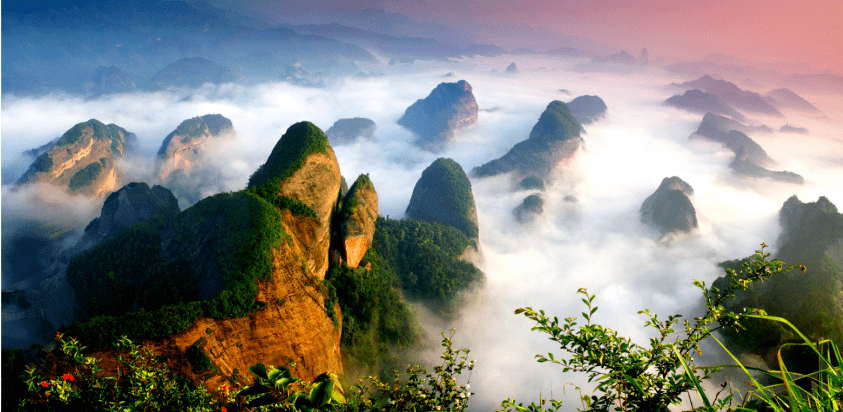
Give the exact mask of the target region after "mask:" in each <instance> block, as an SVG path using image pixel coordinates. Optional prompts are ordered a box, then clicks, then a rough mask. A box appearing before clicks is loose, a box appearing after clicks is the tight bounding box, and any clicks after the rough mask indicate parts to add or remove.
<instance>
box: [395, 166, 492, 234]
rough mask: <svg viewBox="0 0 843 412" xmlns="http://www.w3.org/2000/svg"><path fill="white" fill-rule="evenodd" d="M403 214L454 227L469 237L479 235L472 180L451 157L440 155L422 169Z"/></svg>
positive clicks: (411, 217)
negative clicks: (470, 180) (440, 156)
mask: <svg viewBox="0 0 843 412" xmlns="http://www.w3.org/2000/svg"><path fill="white" fill-rule="evenodd" d="M405 215H406V217H407V218H410V219H414V220H418V221H422V222H437V223H441V224H443V225H448V226H452V227H455V228H457V229H459V230H460V231H461V232H463V233H464V234H465V235H466V237H468V238H469V239H475V240H476V239H477V238H478V236H479V235H478V233H479V231H478V227H477V208H476V207H475V205H474V195H473V194H472V192H471V182H469V181H468V176H466V175H465V172H464V171H463V169H462V166H460V165H459V163H457V162H455V161H453V160H452V159H446V158H439V159H437V160H436V161H434V162H433V163H432V164H431V165H430V166H428V167H427V169H425V170H424V172H422V176H421V178H420V179H419V181H418V182H416V186H415V187H414V188H413V195H412V197H411V198H410V204H409V206H407V211H406V212H405Z"/></svg>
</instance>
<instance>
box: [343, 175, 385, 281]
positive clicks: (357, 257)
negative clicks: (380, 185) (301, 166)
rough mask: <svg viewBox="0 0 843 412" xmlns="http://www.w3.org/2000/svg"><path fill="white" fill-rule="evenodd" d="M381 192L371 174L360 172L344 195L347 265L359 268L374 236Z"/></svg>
mask: <svg viewBox="0 0 843 412" xmlns="http://www.w3.org/2000/svg"><path fill="white" fill-rule="evenodd" d="M377 220H378V194H377V193H376V192H375V186H374V185H372V181H371V180H369V176H367V175H360V176H359V177H358V178H357V180H356V181H355V182H354V184H353V185H352V186H351V189H349V191H348V194H346V195H345V198H344V199H343V203H342V209H341V210H340V216H339V219H338V221H339V230H340V236H341V240H340V241H341V252H342V255H343V256H344V258H345V261H346V264H347V265H348V267H349V268H351V269H356V268H357V266H358V265H359V264H360V261H361V260H363V255H365V254H366V251H367V250H368V249H369V247H371V246H372V242H373V241H374V237H375V222H376V221H377Z"/></svg>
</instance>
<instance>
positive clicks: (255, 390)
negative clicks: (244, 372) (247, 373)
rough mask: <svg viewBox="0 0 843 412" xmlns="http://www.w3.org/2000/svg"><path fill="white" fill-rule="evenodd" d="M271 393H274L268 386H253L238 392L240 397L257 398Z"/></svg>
mask: <svg viewBox="0 0 843 412" xmlns="http://www.w3.org/2000/svg"><path fill="white" fill-rule="evenodd" d="M270 392H272V391H271V390H270V389H269V388H268V387H267V386H264V385H252V386H250V387H248V388H246V389H243V390H242V391H240V392H238V393H237V395H238V396H255V395H261V394H264V393H270Z"/></svg>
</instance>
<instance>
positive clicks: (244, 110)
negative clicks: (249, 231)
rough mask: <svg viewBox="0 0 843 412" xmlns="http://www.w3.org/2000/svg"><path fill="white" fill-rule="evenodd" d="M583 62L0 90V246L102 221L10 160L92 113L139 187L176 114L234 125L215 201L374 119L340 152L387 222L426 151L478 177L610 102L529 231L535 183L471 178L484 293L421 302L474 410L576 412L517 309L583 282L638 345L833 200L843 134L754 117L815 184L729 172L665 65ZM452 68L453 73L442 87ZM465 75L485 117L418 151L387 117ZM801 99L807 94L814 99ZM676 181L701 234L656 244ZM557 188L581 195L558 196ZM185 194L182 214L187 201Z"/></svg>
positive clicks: (574, 306) (842, 166)
mask: <svg viewBox="0 0 843 412" xmlns="http://www.w3.org/2000/svg"><path fill="white" fill-rule="evenodd" d="M513 60H514V61H516V63H517V64H518V66H519V69H520V71H521V73H519V74H515V75H505V74H502V73H493V72H492V69H496V70H497V71H498V72H502V71H503V70H504V69H505V67H506V66H507V65H508V64H509V63H510V62H511V61H513ZM577 64H578V62H576V61H569V60H561V59H551V58H547V59H542V58H526V57H515V58H513V57H511V56H510V57H506V58H477V59H464V60H461V61H456V62H447V63H445V62H418V63H416V64H415V65H412V66H397V67H392V66H390V67H385V66H380V67H377V68H375V67H373V68H371V70H372V71H378V72H381V73H383V75H381V76H379V77H370V78H365V79H360V78H354V79H345V80H344V81H342V82H337V83H335V84H332V85H330V86H328V87H327V88H325V89H317V88H300V87H296V86H292V85H289V84H285V83H274V84H262V85H255V86H240V85H233V84H226V85H219V86H214V85H206V86H205V87H204V88H200V89H198V90H169V91H163V92H156V93H137V94H131V95H114V96H107V97H102V98H99V99H94V100H86V99H82V98H78V97H71V96H62V95H51V96H47V97H37V98H28V97H27V98H16V97H4V99H3V102H2V103H3V104H2V162H3V163H2V167H3V169H2V174H3V176H2V181H3V191H2V204H3V209H2V219H3V242H4V246H5V245H6V244H7V242H8V241H9V239H10V238H11V237H12V236H15V235H16V234H18V233H21V232H22V231H26V230H31V228H33V227H43V226H47V225H52V226H61V227H64V228H69V227H72V228H76V230H77V232H78V230H81V229H82V228H84V225H85V224H86V223H87V221H89V220H90V219H91V218H93V217H94V216H96V215H97V214H98V212H99V208H100V207H101V203H99V202H91V201H87V200H85V199H81V198H78V197H73V196H67V195H64V194H62V193H52V192H49V193H50V194H39V193H41V192H38V191H36V190H34V189H26V188H24V189H14V188H13V187H12V184H13V183H14V182H15V181H16V180H17V179H18V178H19V177H20V175H21V174H22V173H23V172H24V171H25V170H26V167H28V163H29V162H30V161H31V159H26V158H23V157H21V156H20V153H21V152H22V151H23V150H27V149H31V148H34V147H37V146H40V145H42V144H44V143H47V142H49V141H51V140H53V139H55V138H57V137H58V136H60V135H61V134H62V133H64V132H65V131H66V130H68V129H69V128H71V127H72V126H73V125H74V124H76V123H79V122H83V121H86V120H88V119H91V118H95V119H98V120H100V121H102V122H104V123H115V124H117V125H119V126H121V127H123V128H125V129H127V130H128V131H130V132H133V133H135V134H136V135H137V136H138V138H139V142H140V145H139V150H138V151H137V152H136V153H135V154H133V155H131V156H128V157H127V158H126V159H125V161H124V170H125V174H126V177H127V179H126V182H128V181H147V182H149V183H155V182H154V180H152V178H151V176H152V170H153V166H154V156H155V153H156V152H157V150H158V148H159V146H160V144H161V142H162V140H163V139H164V137H165V136H167V134H168V133H170V132H171V131H172V130H174V129H175V128H176V126H178V125H179V124H180V123H181V122H182V121H183V120H186V119H189V118H191V117H195V116H201V115H204V114H209V113H219V114H222V115H223V116H225V117H227V118H229V119H231V120H232V122H233V124H234V128H235V130H236V133H237V134H236V137H235V138H234V140H232V141H231V142H229V143H225V144H224V145H222V146H220V147H216V148H213V149H211V151H210V153H209V155H208V156H207V158H206V163H205V166H204V167H205V168H206V170H213V171H214V173H215V174H214V178H213V179H198V180H197V184H198V185H200V186H201V191H202V194H203V195H211V194H214V193H219V192H222V191H234V190H239V189H242V188H244V187H245V185H246V183H247V181H248V178H249V176H250V175H251V173H252V172H253V171H254V170H255V169H257V167H258V166H259V165H260V164H262V163H263V162H264V161H265V160H266V158H267V157H268V155H269V153H270V151H271V150H272V148H273V147H274V145H275V143H276V142H277V141H278V139H279V138H280V136H281V135H282V134H283V133H284V131H285V130H286V129H287V127H289V126H290V125H291V124H293V123H295V122H298V121H302V120H309V121H311V122H313V123H315V124H316V125H317V126H319V127H320V128H322V129H323V130H327V129H328V128H329V127H330V126H331V125H332V124H333V122H334V121H336V120H337V119H340V118H345V117H367V118H370V119H372V120H374V121H375V123H376V124H377V131H376V133H375V136H374V138H373V139H372V140H361V141H358V142H356V143H353V144H347V145H338V146H335V147H334V150H335V152H336V154H337V158H338V160H339V163H340V168H341V171H342V173H343V175H344V176H345V178H346V180H347V181H348V182H349V183H350V182H352V181H353V180H354V179H355V178H356V176H357V175H358V174H361V173H368V174H369V176H370V178H371V179H372V181H373V182H374V185H375V188H376V189H377V191H378V197H379V202H380V205H379V212H380V214H381V215H383V216H387V215H388V216H390V217H391V218H399V217H402V216H403V214H404V210H405V209H406V207H407V204H408V203H409V199H410V196H411V194H412V190H413V186H414V185H415V182H416V181H417V180H418V179H419V177H420V176H421V173H422V171H423V170H424V169H425V168H426V167H427V166H428V165H429V164H430V163H431V162H433V161H434V160H435V159H436V158H438V157H450V158H453V159H454V160H456V161H457V162H458V163H460V164H461V165H462V167H463V168H464V169H465V170H466V172H470V170H471V169H472V168H474V167H476V166H479V165H481V164H483V163H485V162H487V161H489V160H492V159H494V158H497V157H500V156H501V155H503V154H504V153H506V152H507V151H508V150H509V149H510V148H511V147H512V146H513V145H514V144H515V143H517V142H519V141H522V140H524V139H526V138H527V136H528V135H529V132H530V130H531V128H532V127H533V125H534V124H535V123H536V121H537V120H538V117H539V115H540V114H541V112H542V111H543V110H544V108H545V107H546V106H547V104H548V103H550V102H551V101H552V100H562V101H565V102H567V101H570V100H572V99H573V98H574V97H576V96H579V95H584V94H593V95H598V96H600V97H601V98H602V99H603V100H604V101H605V102H606V105H607V106H608V108H609V109H608V115H607V116H606V118H604V119H602V120H600V121H598V122H596V123H594V124H591V125H586V126H585V128H586V132H587V133H586V134H585V135H584V141H585V145H584V148H583V149H582V150H581V151H580V152H579V154H578V155H577V157H576V159H575V161H574V162H573V163H572V164H570V165H569V166H568V167H567V168H566V169H565V170H564V171H562V172H561V173H559V174H558V175H557V176H556V179H555V180H554V182H553V183H552V184H550V185H549V186H548V187H547V190H546V192H545V193H544V194H543V197H544V198H545V207H544V214H543V215H541V216H540V217H539V218H538V219H537V220H536V221H535V222H533V223H529V224H524V225H522V224H519V223H517V222H516V221H515V219H514V217H513V216H512V213H511V212H512V209H514V208H515V207H516V206H517V205H518V204H520V203H521V201H522V200H523V199H524V198H525V197H526V196H527V195H529V194H532V193H534V191H524V190H513V182H512V181H511V180H510V179H509V177H508V176H499V177H492V178H484V179H476V178H472V179H471V183H472V188H473V191H474V197H475V200H476V202H477V209H478V217H479V224H480V249H481V252H482V255H483V262H482V263H481V264H480V268H481V269H482V270H483V272H484V273H485V275H486V282H485V285H484V286H483V287H482V288H481V289H480V290H479V291H477V292H476V293H475V294H474V295H472V296H470V297H468V303H467V304H466V306H465V307H464V309H463V311H462V313H461V316H460V317H459V319H457V320H454V321H443V320H440V319H437V318H436V317H434V316H430V315H429V314H427V313H426V311H425V310H424V309H423V308H422V307H419V308H418V313H419V316H420V318H421V319H422V320H423V321H424V324H425V327H426V329H427V333H428V335H429V337H430V340H431V345H430V349H429V350H428V351H427V355H428V358H429V359H431V361H435V360H436V359H437V354H438V353H440V351H439V349H440V348H439V346H438V345H437V341H438V338H439V331H441V330H448V329H451V328H454V329H456V332H455V334H454V335H453V340H454V342H455V345H456V346H458V347H468V348H470V349H471V354H470V358H471V359H475V360H476V368H475V369H474V371H473V372H472V374H471V376H470V380H471V390H472V391H473V392H475V395H474V396H473V397H472V401H471V403H470V405H471V409H472V410H478V411H479V410H491V409H493V408H495V407H496V406H498V405H499V404H500V401H501V400H502V399H504V398H507V397H511V398H516V399H518V400H519V401H523V402H527V403H529V402H532V401H537V400H538V396H539V394H540V393H541V395H542V396H548V395H550V394H551V392H552V394H553V396H554V397H556V398H562V397H564V398H565V399H566V401H565V402H566V403H565V405H566V406H565V407H564V408H563V409H565V410H574V409H575V408H576V407H577V406H579V403H578V400H577V392H576V390H574V389H573V388H572V387H571V386H567V387H566V388H565V395H563V387H564V385H565V384H566V383H568V382H572V383H574V384H575V385H577V386H579V387H581V388H583V393H589V391H590V388H591V384H588V383H587V382H585V375H583V374H573V373H562V370H561V367H559V366H556V365H550V364H539V363H537V362H535V360H534V355H535V354H537V353H547V352H553V351H556V350H557V349H558V347H556V346H554V344H553V342H550V341H548V340H547V339H546V336H544V335H541V334H539V333H538V332H531V331H530V328H531V327H532V326H533V324H532V323H531V322H530V321H529V320H528V319H526V318H524V317H523V316H520V315H518V316H516V315H514V314H513V311H514V310H515V309H516V308H519V307H525V306H531V307H533V308H534V309H543V310H545V311H546V312H547V313H548V314H550V315H556V316H559V317H560V318H565V317H568V316H580V315H579V314H580V312H581V311H582V310H583V309H584V306H583V304H582V302H581V301H580V297H581V296H580V295H578V294H577V290H578V289H579V288H586V289H587V290H588V292H589V293H591V294H596V295H597V298H596V300H595V303H596V304H597V305H598V306H599V310H598V312H597V313H596V314H595V317H594V322H596V323H600V324H603V325H605V326H607V327H611V328H613V329H615V330H617V331H619V333H620V334H621V335H624V336H628V337H630V338H632V339H633V341H634V342H636V343H639V344H646V343H647V339H648V338H649V337H651V336H653V332H652V331H650V330H647V329H645V328H644V327H643V325H644V322H645V320H646V318H645V317H643V316H642V315H638V314H637V312H638V311H639V310H641V309H644V308H648V309H650V310H651V311H653V312H656V313H659V314H662V315H663V316H666V315H668V314H674V313H680V314H684V315H686V317H691V316H694V315H697V314H698V313H699V312H698V311H699V310H700V305H701V293H700V291H699V289H697V288H696V287H694V286H693V285H692V281H693V280H694V279H699V280H702V281H704V282H706V283H709V284H710V283H711V282H712V281H713V280H714V279H715V278H717V277H718V276H720V275H721V274H722V270H721V269H719V267H718V266H717V264H718V262H721V261H724V260H730V259H736V258H741V257H745V256H748V255H750V254H752V253H753V251H754V250H756V249H758V247H759V245H760V243H761V242H767V243H769V244H774V243H775V241H776V238H777V236H778V234H779V231H780V229H779V227H778V211H779V209H780V207H781V205H782V203H783V202H784V201H785V200H787V198H788V197H790V196H792V195H797V196H799V198H800V199H801V200H802V201H805V202H808V201H816V200H817V198H818V197H819V196H826V197H828V198H829V199H830V200H831V201H832V202H833V203H835V204H836V205H838V207H840V206H843V186H841V185H840V184H839V182H840V181H841V178H843V154H841V150H840V148H841V147H843V146H841V144H843V133H841V132H843V130H841V127H840V126H839V124H840V123H835V122H834V121H833V120H839V112H836V111H835V110H837V108H836V107H828V106H820V109H821V110H824V111H826V114H827V115H829V117H831V119H827V120H822V119H820V120H818V119H815V118H810V117H804V116H800V115H798V114H792V113H786V114H787V115H788V118H787V119H772V118H763V119H761V118H758V119H755V122H756V123H759V124H760V123H765V124H767V125H769V126H771V127H773V128H775V129H778V128H779V127H780V126H781V125H782V124H784V123H790V124H792V125H796V126H801V127H806V128H808V130H809V131H810V132H811V133H810V134H809V135H798V134H787V133H773V134H769V135H757V136H752V137H753V138H754V139H755V140H756V141H757V142H758V143H759V144H761V146H762V147H764V148H765V150H767V152H768V153H769V154H770V155H771V157H773V158H774V159H776V160H777V161H778V162H779V164H778V165H777V166H776V167H775V168H774V169H776V170H791V171H794V172H796V173H799V174H801V175H802V176H804V177H805V178H806V180H807V183H806V184H805V185H804V186H795V185H791V184H784V183H776V182H772V181H769V180H763V179H761V180H758V179H745V178H740V177H736V176H733V175H732V174H731V171H730V169H729V168H728V165H729V163H730V162H731V160H732V157H733V155H732V154H731V152H729V151H728V150H727V149H724V148H723V147H721V146H719V145H717V144H712V143H706V142H701V141H693V142H692V141H689V140H688V136H689V135H690V134H691V133H692V132H693V131H694V130H696V128H697V126H698V125H699V122H700V120H701V119H702V115H697V114H690V113H686V112H683V111H680V110H677V109H674V108H669V107H665V106H663V105H662V102H663V101H664V100H665V99H666V98H668V97H670V96H671V95H673V94H676V93H677V92H676V91H674V90H670V89H668V88H666V87H665V86H666V85H668V84H669V83H671V82H679V81H685V80H691V79H685V78H676V77H674V76H670V75H667V74H665V73H664V72H662V71H660V70H659V69H657V68H641V69H639V70H626V73H624V74H618V73H616V72H613V71H611V70H607V71H601V72H588V73H583V72H581V71H576V70H573V68H574V67H576V65H577ZM446 73H453V75H452V76H448V77H445V76H444V75H445V74H446ZM459 79H464V80H467V81H468V82H469V83H470V84H471V85H472V87H473V89H474V95H475V97H476V99H477V102H478V105H479V107H480V114H479V120H478V124H477V125H476V126H474V127H472V128H470V129H467V130H465V131H462V132H460V133H458V134H457V136H456V138H455V141H454V142H453V143H452V144H451V145H450V146H449V147H448V149H447V150H446V151H445V152H443V153H439V154H433V153H429V152H425V151H422V150H420V149H418V148H417V147H415V146H414V145H413V144H412V139H413V136H412V135H411V133H410V132H409V131H407V130H406V129H404V128H402V127H401V126H398V125H397V124H396V121H397V120H398V118H400V117H401V116H402V115H403V113H404V110H405V109H406V108H407V107H408V106H409V105H411V104H412V103H413V102H415V101H416V100H417V99H420V98H424V97H426V96H427V95H428V94H429V93H430V91H431V90H432V89H433V88H434V87H435V86H436V85H437V84H438V83H441V82H445V81H447V82H455V81H457V80H459ZM560 89H566V90H568V91H569V92H570V94H566V93H564V92H562V91H560ZM804 97H806V98H807V99H808V100H812V99H811V96H810V95H804ZM826 101H827V100H826ZM669 176H679V177H680V178H682V179H683V180H685V181H686V182H688V183H689V184H690V185H691V186H692V187H693V188H694V191H695V195H694V198H693V199H692V200H693V203H694V206H695V208H696V211H697V217H698V219H699V224H700V229H699V231H698V233H695V234H693V235H690V236H687V237H681V238H678V239H674V240H673V241H672V242H663V241H659V237H658V235H657V234H656V233H654V232H653V231H652V230H650V229H648V228H647V227H645V226H644V225H642V224H641V223H640V222H639V218H638V217H639V208H640V206H641V203H642V202H643V201H644V199H645V198H646V197H647V196H649V195H650V194H651V193H652V192H653V191H655V189H656V188H657V187H658V186H659V184H660V182H661V180H662V179H663V178H665V177H669ZM566 196H574V197H575V198H576V199H577V201H576V202H570V201H566V200H564V198H565V197H566ZM181 201H182V207H186V206H189V205H188V204H184V200H183V199H181ZM4 249H6V248H5V247H4ZM5 253H6V252H5V251H4V254H5ZM793 263H798V262H793ZM26 276H27V274H25V273H13V274H12V273H8V268H7V267H6V266H5V265H4V273H3V284H4V289H5V288H6V287H7V285H9V284H11V283H13V282H15V281H19V280H21V279H24V278H25V277H26ZM718 350H720V349H719V348H718V347H716V346H710V347H707V353H712V354H714V356H712V357H711V358H710V359H709V361H711V362H717V361H725V359H724V358H723V357H722V353H721V354H720V355H719V356H718V355H716V352H717V351H718ZM720 351H721V352H722V350H720ZM555 353H557V354H558V355H561V353H559V352H558V351H557V352H555ZM466 378H467V377H463V381H464V380H465V379H466ZM717 383H718V384H719V382H717ZM712 387H714V386H712Z"/></svg>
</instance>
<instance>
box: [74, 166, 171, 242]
mask: <svg viewBox="0 0 843 412" xmlns="http://www.w3.org/2000/svg"><path fill="white" fill-rule="evenodd" d="M178 212H179V204H178V202H177V201H176V198H175V196H173V193H172V192H170V191H169V190H167V189H166V188H164V187H161V186H157V185H156V186H153V187H152V188H150V187H149V185H147V184H146V183H137V182H133V183H129V184H127V185H126V186H123V187H122V188H120V190H118V191H116V192H114V193H112V194H110V195H109V196H108V198H106V199H105V203H104V204H103V205H102V210H101V212H100V216H99V217H98V218H96V219H94V220H92V221H91V223H89V224H88V226H86V227H85V232H84V234H83V235H82V237H81V238H80V239H79V241H77V242H76V245H75V246H74V247H73V248H72V249H71V251H72V252H71V256H75V255H76V254H78V253H79V252H81V251H83V250H86V249H90V248H91V247H93V246H95V245H98V244H100V243H101V242H102V241H104V240H106V239H108V238H110V237H112V236H114V235H116V234H117V233H119V232H120V231H121V230H123V229H126V228H129V227H132V226H134V225H136V224H138V223H141V222H145V221H147V220H150V219H152V218H156V217H162V218H167V219H169V218H171V217H173V216H175V215H176V214H177V213H178Z"/></svg>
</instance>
